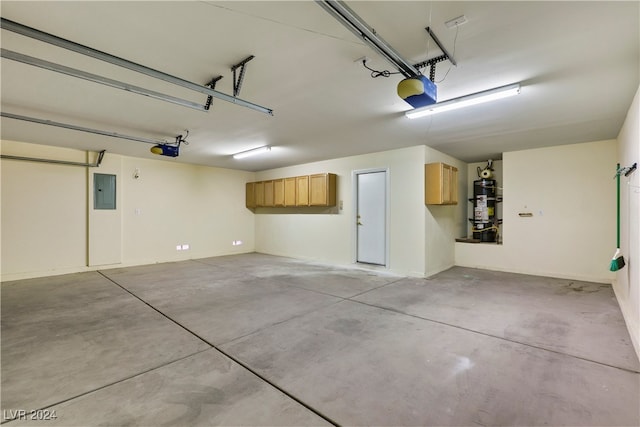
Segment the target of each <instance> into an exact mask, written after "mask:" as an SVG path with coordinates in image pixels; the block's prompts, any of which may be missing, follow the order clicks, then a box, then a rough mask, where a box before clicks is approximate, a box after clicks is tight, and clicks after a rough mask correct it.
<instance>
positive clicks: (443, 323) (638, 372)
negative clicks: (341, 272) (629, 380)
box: [347, 297, 640, 374]
mask: <svg viewBox="0 0 640 427" xmlns="http://www.w3.org/2000/svg"><path fill="white" fill-rule="evenodd" d="M350 298H351V297H350ZM350 298H347V299H348V300H349V301H351V302H355V303H358V304H362V305H366V306H369V307H374V308H379V309H381V310H387V311H390V312H392V313H396V314H402V315H405V316H409V317H413V318H416V319H420V320H425V321H427V322H433V323H437V324H440V325H444V326H449V327H452V328H456V329H461V330H463V331H467V332H471V333H474V334H479V335H484V336H486V337H491V338H496V339H499V340H502V341H506V342H510V343H514V344H520V345H524V346H527V347H531V348H535V349H538V350H543V351H548V352H550V353H555V354H559V355H562V356H566V357H572V358H575V359H579V360H583V361H585V362H590V363H595V364H597V365H601V366H607V367H609V368H613V369H619V370H621V371H625V372H629V373H632V374H640V371H634V370H633V369H627V368H622V367H620V366H615V365H610V364H608V363H603V362H598V361H597V360H592V359H587V358H585V357H581V356H576V355H573V354H567V353H563V352H561V351H558V350H553V349H549V348H545V347H540V346H536V345H533V344H529V343H525V342H521V341H515V340H511V339H508V338H505V337H501V336H498V335H492V334H489V333H486V332H482V331H476V330H473V329H469V328H465V327H463V326H459V325H452V324H450V323H446V322H441V321H439V320H434V319H429V318H426V317H421V316H417V315H415V314H410V313H405V312H403V311H400V310H396V309H394V308H390V307H384V306H378V305H374V304H369V303H366V302H362V301H358V300H352V299H350Z"/></svg>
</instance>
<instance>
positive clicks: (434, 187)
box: [424, 163, 458, 205]
mask: <svg viewBox="0 0 640 427" xmlns="http://www.w3.org/2000/svg"><path fill="white" fill-rule="evenodd" d="M424 202H425V204H427V205H456V204H458V169H457V168H455V167H454V166H451V165H448V164H446V163H428V164H426V165H424Z"/></svg>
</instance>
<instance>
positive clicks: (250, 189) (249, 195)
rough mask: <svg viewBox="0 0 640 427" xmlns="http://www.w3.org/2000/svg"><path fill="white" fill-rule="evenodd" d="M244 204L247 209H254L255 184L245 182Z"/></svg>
mask: <svg viewBox="0 0 640 427" xmlns="http://www.w3.org/2000/svg"><path fill="white" fill-rule="evenodd" d="M245 203H246V205H247V208H249V209H253V208H255V207H256V183H255V182H247V185H246V192H245Z"/></svg>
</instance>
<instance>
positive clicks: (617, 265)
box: [609, 163, 625, 271]
mask: <svg viewBox="0 0 640 427" xmlns="http://www.w3.org/2000/svg"><path fill="white" fill-rule="evenodd" d="M616 186H617V193H618V195H617V199H618V200H617V221H618V224H617V226H618V230H617V232H618V234H617V239H618V240H617V249H616V253H615V254H613V259H612V260H611V265H610V266H609V270H611V271H618V270H620V269H621V268H622V267H624V265H625V263H624V257H623V256H622V253H621V252H620V163H618V168H617V169H616Z"/></svg>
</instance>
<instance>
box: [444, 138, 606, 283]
mask: <svg viewBox="0 0 640 427" xmlns="http://www.w3.org/2000/svg"><path fill="white" fill-rule="evenodd" d="M616 152H617V148H616V141H615V140H609V141H597V142H589V143H583V144H573V145H563V146H556V147H549V148H541V149H534V150H523V151H515V152H509V153H504V155H503V182H502V187H503V188H504V192H503V195H504V202H503V209H504V215H503V216H504V218H503V220H504V222H503V229H504V234H505V240H504V244H502V245H474V244H465V243H456V264H457V265H462V266H468V267H478V268H487V269H494V270H503V271H512V272H516V273H526V274H535V275H541V276H553V277H562V278H571V279H578V280H587V281H595V282H604V283H610V282H611V281H612V279H613V275H612V273H610V272H609V262H610V260H611V256H612V255H613V252H612V250H614V249H615V181H614V180H613V179H612V177H613V174H614V173H615V163H616ZM520 212H531V213H533V217H530V218H523V217H520V216H519V215H518V214H519V213H520Z"/></svg>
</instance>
